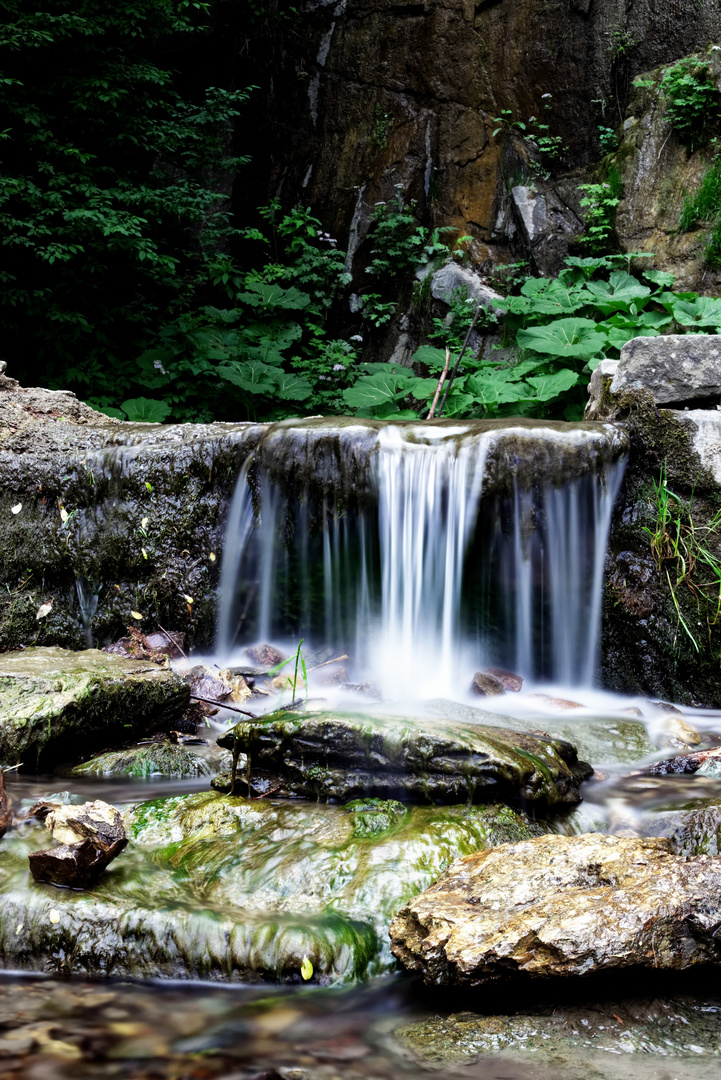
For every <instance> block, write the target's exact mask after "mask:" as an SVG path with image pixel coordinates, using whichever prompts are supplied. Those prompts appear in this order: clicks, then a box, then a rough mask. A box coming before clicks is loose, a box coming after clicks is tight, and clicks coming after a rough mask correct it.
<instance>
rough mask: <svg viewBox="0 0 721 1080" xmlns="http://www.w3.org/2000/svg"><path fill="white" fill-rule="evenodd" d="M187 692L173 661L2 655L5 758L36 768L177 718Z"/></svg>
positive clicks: (0, 725)
mask: <svg viewBox="0 0 721 1080" xmlns="http://www.w3.org/2000/svg"><path fill="white" fill-rule="evenodd" d="M188 695H189V691H188V687H187V685H186V684H185V683H184V682H183V680H182V679H181V678H180V677H179V676H178V675H176V674H175V672H173V671H171V670H170V669H169V668H160V667H158V666H157V665H156V664H150V663H147V662H144V661H140V660H126V659H124V658H122V657H120V656H109V655H108V654H107V653H103V652H99V651H98V650H96V649H88V650H86V651H85V652H80V653H73V652H69V651H67V650H65V649H58V648H47V649H40V648H38V649H25V650H24V651H22V652H17V653H6V654H3V655H0V761H1V762H3V763H4V764H5V765H15V764H17V763H18V762H22V763H23V764H24V766H25V768H26V770H30V771H33V772H34V771H36V770H38V769H42V768H47V767H48V766H49V765H51V764H52V763H53V762H56V763H57V762H62V761H67V760H68V759H70V758H72V757H75V759H76V760H77V758H79V757H81V756H83V755H84V754H87V753H88V751H89V750H91V749H92V748H93V747H99V746H103V745H104V746H107V745H108V743H112V741H113V740H116V742H125V741H126V740H127V739H128V738H132V737H133V736H134V735H135V736H136V737H138V736H140V735H147V734H148V733H149V732H153V731H156V730H158V728H160V727H162V726H163V725H164V724H167V723H171V722H172V720H173V719H174V718H175V717H177V716H179V715H181V714H182V712H183V710H184V709H185V707H186V706H187V704H188ZM171 726H172V724H171Z"/></svg>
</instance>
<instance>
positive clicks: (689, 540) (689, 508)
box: [644, 462, 721, 652]
mask: <svg viewBox="0 0 721 1080" xmlns="http://www.w3.org/2000/svg"><path fill="white" fill-rule="evenodd" d="M653 486H654V497H655V508H656V522H655V525H654V527H653V528H648V527H647V526H645V527H644V531H645V532H646V533H647V534H648V536H649V537H650V540H651V551H652V554H653V557H654V560H655V562H656V565H657V566H658V568H659V571H660V574H661V581H662V582H663V583H665V584H667V585H668V587H669V589H670V592H671V598H672V601H673V605H674V609H675V611H676V618H677V620H678V622H677V626H680V627H681V628H682V629H683V631H684V633H685V634H686V636H687V637H688V639H689V641H690V642H691V644H692V646H693V648H694V649H695V650H696V652H700V651H701V642H700V641H699V639H698V637H697V632H695V629H692V628H691V622H692V620H691V619H690V618H689V614H688V612H687V611H686V612H684V608H685V605H684V604H683V602H682V597H681V590H682V588H684V587H685V589H687V590H688V591H689V592H690V594H691V597H692V600H693V607H695V612H694V615H695V616H696V617H695V618H694V619H693V625H694V627H695V626H696V625H699V624H700V623H701V620H703V622H704V623H705V625H706V630H707V634H708V640H709V643H710V641H711V629H712V627H714V626H715V625H716V623H717V622H718V619H719V615H720V614H721V560H720V559H719V557H718V554H717V552H718V550H719V543H720V542H721V510H718V511H717V512H716V514H714V516H713V517H712V518H711V520H710V521H708V522H707V523H706V524H704V525H701V524H699V523H698V522H697V521H696V520H695V519H694V514H693V498H694V496H693V492H692V493H691V498H690V499H689V500H688V501H686V500H684V499H682V498H681V497H680V496H679V495H677V494H675V492H673V491H671V490H670V488H669V486H668V477H667V469H666V462H664V464H663V466H662V468H661V472H660V474H659V478H658V481H654V485H653Z"/></svg>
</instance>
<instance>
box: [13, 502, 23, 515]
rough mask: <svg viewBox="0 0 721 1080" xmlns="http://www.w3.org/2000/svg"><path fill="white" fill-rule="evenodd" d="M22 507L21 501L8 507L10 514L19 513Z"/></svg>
mask: <svg viewBox="0 0 721 1080" xmlns="http://www.w3.org/2000/svg"><path fill="white" fill-rule="evenodd" d="M22 508H23V504H22V503H17V504H16V505H15V506H11V507H10V513H11V514H19V513H20V511H21V510H22Z"/></svg>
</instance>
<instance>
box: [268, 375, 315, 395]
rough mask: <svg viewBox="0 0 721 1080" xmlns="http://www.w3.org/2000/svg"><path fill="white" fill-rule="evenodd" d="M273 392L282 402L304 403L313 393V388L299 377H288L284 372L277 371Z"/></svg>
mask: <svg viewBox="0 0 721 1080" xmlns="http://www.w3.org/2000/svg"><path fill="white" fill-rule="evenodd" d="M275 392H276V395H277V396H278V397H279V398H280V399H281V400H282V401H305V399H306V398H309V397H310V396H311V394H312V393H313V387H312V386H311V384H310V383H309V382H308V380H307V379H304V378H302V377H301V376H300V375H288V374H286V372H285V371H278V372H276V391H275Z"/></svg>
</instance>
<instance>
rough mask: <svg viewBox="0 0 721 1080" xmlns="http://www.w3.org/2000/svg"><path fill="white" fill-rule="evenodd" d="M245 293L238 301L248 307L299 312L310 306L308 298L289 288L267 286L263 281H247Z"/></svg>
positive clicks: (297, 290) (241, 294)
mask: <svg viewBox="0 0 721 1080" xmlns="http://www.w3.org/2000/svg"><path fill="white" fill-rule="evenodd" d="M245 287H246V290H247V291H246V292H242V293H240V294H239V296H238V299H239V300H241V301H242V302H243V303H244V304H248V305H249V306H250V307H264V308H280V309H281V310H283V309H285V310H288V311H300V310H301V309H302V308H307V307H308V305H309V304H310V297H309V296H308V295H306V293H303V292H301V291H300V289H296V288H294V287H293V286H291V287H290V288H289V289H284V288H283V287H282V286H281V285H268V284H267V283H266V282H265V281H249V282H248V283H247V284H246V286H245Z"/></svg>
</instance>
